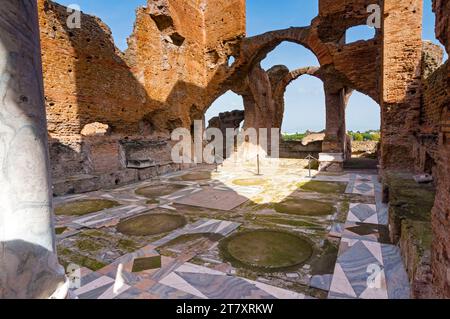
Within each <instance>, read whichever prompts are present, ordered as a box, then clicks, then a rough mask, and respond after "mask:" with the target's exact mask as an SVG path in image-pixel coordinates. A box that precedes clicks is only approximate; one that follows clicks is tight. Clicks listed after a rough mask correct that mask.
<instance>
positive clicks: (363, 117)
mask: <svg viewBox="0 0 450 319" xmlns="http://www.w3.org/2000/svg"><path fill="white" fill-rule="evenodd" d="M345 120H346V129H347V134H348V140H347V145H346V162H345V164H344V167H345V168H346V169H377V165H378V155H379V154H378V150H379V143H380V139H381V132H380V127H381V109H380V106H379V105H378V103H376V102H375V101H374V100H373V99H371V98H370V97H368V96H367V95H365V94H362V93H360V92H358V91H355V92H353V93H352V95H351V96H350V97H349V100H348V103H347V107H346V112H345Z"/></svg>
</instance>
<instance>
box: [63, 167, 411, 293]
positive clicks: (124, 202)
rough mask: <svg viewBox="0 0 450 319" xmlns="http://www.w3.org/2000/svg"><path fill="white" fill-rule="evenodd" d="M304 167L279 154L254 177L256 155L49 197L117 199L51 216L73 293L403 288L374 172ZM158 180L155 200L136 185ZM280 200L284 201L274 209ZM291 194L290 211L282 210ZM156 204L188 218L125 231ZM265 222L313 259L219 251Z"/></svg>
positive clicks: (162, 210) (154, 210) (157, 211)
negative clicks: (271, 266)
mask: <svg viewBox="0 0 450 319" xmlns="http://www.w3.org/2000/svg"><path fill="white" fill-rule="evenodd" d="M205 172H208V174H209V177H205V176H204V175H205V174H204V173H205ZM307 175H308V172H307V170H305V169H304V168H303V167H302V166H301V165H299V162H296V160H285V161H283V162H281V163H278V164H277V166H276V168H273V167H269V166H264V165H262V174H261V176H259V175H256V169H255V166H254V165H253V164H248V165H233V164H228V165H224V166H222V167H220V168H219V169H218V170H217V171H216V170H215V169H214V168H208V167H201V168H197V169H194V170H190V171H183V172H177V173H173V174H168V175H166V176H162V177H160V178H158V179H155V180H149V181H145V182H141V183H138V184H133V185H128V186H126V187H120V188H116V189H112V190H104V191H98V192H93V193H87V194H82V195H71V196H64V197H58V198H55V204H56V206H60V205H65V204H67V203H72V202H77V201H83V200H86V199H108V200H112V201H115V202H116V203H117V205H116V206H115V207H113V208H109V209H105V210H102V211H98V212H93V213H90V214H86V215H82V216H77V215H69V216H64V215H58V216H56V224H57V225H56V226H57V229H60V230H61V231H60V232H58V235H57V239H58V251H59V252H60V256H61V261H62V263H63V264H64V265H65V266H66V267H69V268H70V269H72V270H73V271H72V272H71V273H69V276H70V278H71V280H72V282H73V287H72V295H73V296H74V297H76V298H80V299H167V298H169V299H272V298H279V299H316V298H331V299H341V298H345V299H347V298H348V299H373V298H375V299H387V298H390V299H405V298H408V297H409V285H408V278H407V275H406V272H405V270H404V268H403V264H402V260H401V257H400V253H399V250H398V248H397V247H395V246H393V245H390V243H389V229H388V209H387V207H386V205H384V204H383V203H382V201H381V185H380V184H379V183H378V180H377V176H376V175H374V173H373V172H371V171H367V172H361V173H358V174H354V173H352V172H344V173H342V174H318V173H317V172H316V173H315V174H314V176H313V178H309V177H306V176H307ZM311 182H314V183H316V184H314V187H316V188H317V186H318V185H319V186H320V187H321V185H325V184H326V186H327V187H330V185H331V186H333V187H335V188H336V191H335V190H334V188H333V191H331V192H330V191H329V189H325V190H326V191H325V190H322V189H321V188H320V187H319V188H318V189H313V190H311V189H307V188H306V187H305V189H302V187H304V186H302V185H308V184H309V183H311ZM164 185H171V186H174V185H176V188H174V189H175V190H174V191H173V192H172V193H170V194H161V195H160V196H159V195H156V196H153V197H152V198H149V197H148V196H143V195H138V193H139V192H136V190H137V189H142V188H149V189H152V187H155V188H156V187H158V188H161V187H162V188H164ZM341 186H343V188H342V192H340V191H339V189H341ZM304 200H306V202H303V201H304ZM280 203H281V204H283V205H284V206H283V207H284V210H279V206H280ZM290 203H293V204H292V205H293V206H292V209H287V210H286V208H285V206H286V205H287V206H288V208H289V205H290ZM299 203H300V204H301V205H306V206H299V205H300V204H299ZM318 204H321V205H322V206H323V205H328V206H329V207H331V208H332V210H331V211H327V213H320V214H319V213H317V212H316V211H314V210H315V209H318V208H316V207H319V208H320V207H322V206H320V205H319V206H317V205H318ZM328 206H327V207H328ZM297 207H299V208H298V209H299V211H298V212H297V211H296V209H297ZM303 210H306V213H305V212H304V211H303ZM310 210H311V211H310ZM300 211H301V212H302V213H300ZM161 213H164V214H176V215H180V216H183V217H184V218H185V219H186V224H185V225H184V226H182V227H180V228H177V229H175V230H172V231H169V232H167V233H161V234H156V235H149V236H127V235H124V234H122V233H120V232H119V231H118V230H117V225H118V224H119V223H120V222H121V221H124V220H128V219H130V218H133V217H136V216H141V215H143V214H161ZM260 229H270V230H279V231H284V232H289V233H292V234H296V235H298V236H301V237H302V238H305V239H307V241H308V242H309V243H310V244H311V246H312V248H313V253H312V255H311V257H310V259H309V260H308V261H307V262H305V263H302V264H299V265H294V266H293V267H288V268H286V269H277V270H274V271H262V270H261V269H255V268H254V267H253V268H252V267H247V266H245V265H241V264H239V263H235V262H233V261H232V260H229V259H227V256H226V255H224V254H223V252H222V250H221V243H222V241H223V239H225V238H228V237H230V236H233V235H234V234H236V233H239V232H242V231H251V230H260ZM243 245H244V246H245V243H243Z"/></svg>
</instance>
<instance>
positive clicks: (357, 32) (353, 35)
mask: <svg viewBox="0 0 450 319" xmlns="http://www.w3.org/2000/svg"><path fill="white" fill-rule="evenodd" d="M375 35H376V31H375V28H373V27H369V26H368V25H358V26H354V27H351V28H348V29H347V31H346V32H345V44H351V43H354V42H358V41H367V40H370V39H373V38H375Z"/></svg>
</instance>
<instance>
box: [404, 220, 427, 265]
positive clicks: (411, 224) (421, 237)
mask: <svg viewBox="0 0 450 319" xmlns="http://www.w3.org/2000/svg"><path fill="white" fill-rule="evenodd" d="M402 236H406V237H408V238H410V240H412V241H413V245H414V246H415V247H416V248H417V253H418V256H419V257H422V256H423V255H424V253H425V252H426V251H430V250H431V245H432V242H433V230H432V227H431V223H429V222H419V221H411V220H405V221H403V223H402Z"/></svg>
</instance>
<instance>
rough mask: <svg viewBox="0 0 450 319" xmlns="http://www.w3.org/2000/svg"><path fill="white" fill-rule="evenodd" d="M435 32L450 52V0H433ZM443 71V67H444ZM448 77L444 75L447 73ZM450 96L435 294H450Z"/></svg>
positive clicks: (437, 209) (441, 157)
mask: <svg viewBox="0 0 450 319" xmlns="http://www.w3.org/2000/svg"><path fill="white" fill-rule="evenodd" d="M433 7H434V12H435V13H436V36H437V37H438V39H439V40H440V41H441V43H442V44H443V45H444V46H445V47H446V50H447V53H450V1H448V0H434V1H433ZM443 72H444V71H443ZM444 77H445V76H444ZM444 83H446V84H447V92H448V96H450V65H449V64H448V63H447V80H446V81H445V80H444ZM449 109H450V99H448V100H447V102H446V103H445V106H444V108H443V110H442V115H441V125H440V131H439V141H438V143H439V153H438V161H437V175H438V176H440V178H439V179H438V183H437V194H436V201H435V206H434V209H433V216H432V224H433V249H432V265H431V267H432V271H433V283H434V286H435V290H436V294H437V295H438V296H440V297H443V298H450V231H449V230H450V205H449V203H450V112H449Z"/></svg>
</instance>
